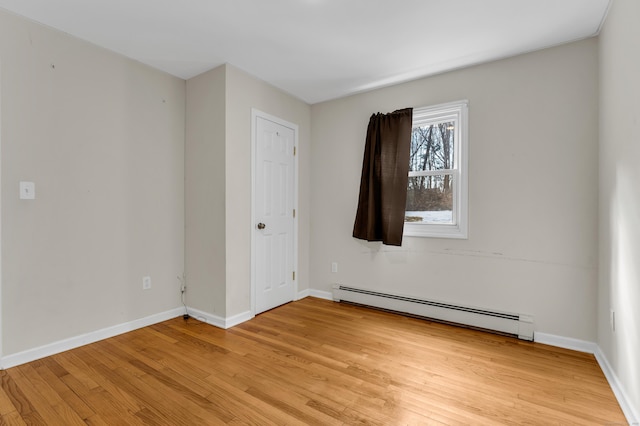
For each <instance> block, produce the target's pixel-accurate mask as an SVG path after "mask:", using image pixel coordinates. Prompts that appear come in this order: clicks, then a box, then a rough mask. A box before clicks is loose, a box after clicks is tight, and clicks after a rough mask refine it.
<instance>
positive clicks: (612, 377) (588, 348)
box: [534, 332, 640, 425]
mask: <svg viewBox="0 0 640 426" xmlns="http://www.w3.org/2000/svg"><path fill="white" fill-rule="evenodd" d="M534 341H535V342H536V343H543V344H545V345H550V346H556V347H559V348H564V349H571V350H574V351H579V352H586V353H590V354H593V355H594V356H595V358H596V361H597V362H598V365H599V366H600V369H601V370H602V373H603V374H604V377H605V378H606V379H607V382H609V386H611V390H612V391H613V394H614V395H615V397H616V399H617V400H618V404H620V408H621V409H622V412H623V413H624V416H625V417H626V419H627V422H628V423H629V424H630V425H640V423H639V422H640V415H639V414H638V413H637V412H636V410H635V409H634V408H633V406H632V405H631V404H630V403H629V401H631V399H630V398H629V396H628V395H627V393H626V392H625V391H624V388H623V387H622V386H621V384H620V380H618V376H616V374H615V372H614V370H613V368H611V364H609V361H608V360H607V357H606V356H605V355H604V352H602V350H601V349H600V346H598V345H597V344H596V343H593V342H587V341H584V340H578V339H572V338H569V337H562V336H555V335H553V334H546V333H538V332H536V333H535V334H534Z"/></svg>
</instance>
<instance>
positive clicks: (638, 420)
mask: <svg viewBox="0 0 640 426" xmlns="http://www.w3.org/2000/svg"><path fill="white" fill-rule="evenodd" d="M594 355H595V357H596V360H597V361H598V364H600V369H602V372H603V373H604V376H605V377H606V378H607V381H608V382H609V385H610V386H611V390H613V393H614V395H615V396H616V399H617V400H618V403H619V404H620V408H621V409H622V412H623V413H624V416H625V417H626V418H627V422H629V424H630V425H640V413H638V412H637V411H636V410H635V409H634V408H633V406H632V405H631V404H629V401H631V399H630V398H629V396H628V395H627V393H626V392H625V391H624V388H623V387H622V386H621V384H620V380H618V376H617V375H616V373H615V372H614V371H613V368H611V364H609V360H608V359H607V357H606V356H605V355H604V352H602V350H601V349H600V347H599V346H598V347H597V348H596V352H595V353H594Z"/></svg>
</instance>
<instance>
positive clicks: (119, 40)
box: [0, 0, 609, 103]
mask: <svg viewBox="0 0 640 426" xmlns="http://www.w3.org/2000/svg"><path fill="white" fill-rule="evenodd" d="M608 5H609V0H0V8H4V9H7V10H10V11H13V12H15V13H16V14H19V15H23V16H26V17H28V18H30V19H32V20H34V21H37V22H41V23H43V24H45V25H48V26H50V27H53V28H57V29H59V30H62V31H64V32H67V33H69V34H72V35H74V36H76V37H79V38H81V39H84V40H87V41H90V42H92V43H95V44H97V45H99V46H103V47H105V48H107V49H110V50H113V51H115V52H118V53H121V54H123V55H125V56H128V57H130V58H133V59H136V60H138V61H140V62H143V63H145V64H148V65H150V66H152V67H154V68H158V69H161V70H164V71H166V72H168V73H170V74H173V75H175V76H178V77H181V78H184V79H188V78H191V77H193V76H195V75H198V74H200V73H202V72H204V71H207V70H209V69H211V68H214V67H216V66H218V65H220V64H223V63H230V64H232V65H235V66H236V67H239V68H241V69H243V70H245V71H247V72H249V73H250V74H252V75H254V76H256V77H258V78H260V79H262V80H265V81H267V82H269V83H271V84H273V85H274V86H277V87H279V88H281V89H283V90H284V91H286V92H289V93H291V94H293V95H294V96H297V97H298V98H300V99H302V100H304V101H306V102H308V103H316V102H320V101H324V100H328V99H333V98H337V97H341V96H345V95H348V94H351V93H356V92H360V91H364V90H368V89H373V88H376V87H382V86H386V85H390V84H394V83H398V82H401V81H407V80H412V79H415V78H419V77H423V76H427V75H432V74H435V73H440V72H443V71H447V70H451V69H456V68H461V67H465V66H469V65H472V64H477V63H481V62H486V61H490V60H494V59H499V58H504V57H508V56H512V55H516V54H519V53H523V52H529V51H533V50H537V49H541V48H545V47H549V46H554V45H558V44H561V43H565V42H569V41H574V40H579V39H582V38H586V37H590V36H593V35H596V34H597V33H598V31H599V28H600V25H601V23H602V21H603V19H604V17H605V16H606V12H607V8H608Z"/></svg>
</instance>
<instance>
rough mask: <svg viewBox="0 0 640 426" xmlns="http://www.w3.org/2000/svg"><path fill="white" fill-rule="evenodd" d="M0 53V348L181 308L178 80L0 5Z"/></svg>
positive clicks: (181, 105) (181, 89)
mask: <svg viewBox="0 0 640 426" xmlns="http://www.w3.org/2000/svg"><path fill="white" fill-rule="evenodd" d="M0 61H1V64H2V73H1V75H2V80H1V85H2V86H1V87H2V91H1V94H2V100H1V102H2V148H1V149H2V151H1V158H2V164H1V170H2V179H1V181H2V188H1V196H2V211H1V220H2V327H3V340H4V341H3V343H4V345H3V352H4V355H9V354H13V353H17V352H20V351H23V350H26V349H31V348H35V347H37V346H40V345H45V344H47V343H51V342H55V341H58V340H61V339H64V338H68V337H72V336H77V335H80V334H82V333H86V332H91V331H95V330H99V329H101V328H104V327H108V326H113V325H116V324H122V323H125V322H128V321H132V320H134V319H138V318H142V317H145V316H148V315H152V314H156V313H159V312H164V311H167V310H169V309H173V308H177V307H179V306H180V298H179V291H178V283H177V280H176V276H177V275H181V274H182V272H183V259H184V253H183V247H184V243H183V241H184V229H183V225H184V201H183V193H184V182H183V180H184V169H183V167H184V109H185V83H184V81H183V80H180V79H178V78H174V77H171V76H169V75H167V74H164V73H162V72H159V71H155V70H152V69H150V68H148V67H146V66H143V65H141V64H139V63H137V62H134V61H131V60H127V59H125V58H123V57H121V56H118V55H116V54H113V53H111V52H108V51H106V50H103V49H100V48H97V47H95V46H92V45H90V44H88V43H85V42H83V41H79V40H77V39H74V38H71V37H69V36H67V35H65V34H63V33H60V32H56V31H52V30H50V29H47V28H45V27H43V26H40V25H36V24H33V23H30V22H27V21H25V20H23V19H20V18H17V17H15V16H13V15H9V14H7V13H5V12H2V11H0ZM21 180H26V181H33V182H35V184H36V194H37V199H36V200H33V201H25V200H19V199H18V183H19V181H21ZM145 275H149V276H151V278H152V289H151V290H147V291H143V290H142V277H143V276H145Z"/></svg>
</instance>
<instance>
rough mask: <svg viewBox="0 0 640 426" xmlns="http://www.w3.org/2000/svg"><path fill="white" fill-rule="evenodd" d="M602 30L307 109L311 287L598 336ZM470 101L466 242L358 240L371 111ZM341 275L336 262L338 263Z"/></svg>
mask: <svg viewBox="0 0 640 426" xmlns="http://www.w3.org/2000/svg"><path fill="white" fill-rule="evenodd" d="M597 87H598V82H597V41H596V40H595V39H590V40H586V41H581V42H577V43H572V44H569V45H564V46H561V47H557V48H553V49H547V50H543V51H539V52H535V53H531V54H526V55H522V56H518V57H514V58H510V59H506V60H502V61H497V62H492V63H488V64H484V65H480V66H476V67H472V68H468V69H463V70H459V71H455V72H450V73H447V74H442V75H438V76H434V77H430V78H426V79H422V80H418V81H414V82H410V83H406V84H401V85H397V86H393V87H388V88H385V89H380V90H375V91H371V92H368V93H363V94H359V95H355V96H350V97H347V98H344V99H339V100H334V101H329V102H325V103H321V104H317V105H314V106H313V107H312V115H311V116H312V121H313V124H312V135H311V137H312V141H313V144H312V152H311V170H312V178H311V210H312V233H311V240H310V241H311V253H310V254H311V257H310V258H311V270H310V277H311V288H314V289H318V290H324V291H330V289H331V284H332V283H341V284H345V285H350V286H356V287H364V288H367V289H373V290H382V291H389V292H396V293H400V294H405V295H410V296H417V297H423V298H428V299H432V300H439V301H446V302H453V303H460V304H463V305H470V306H478V307H483V308H491V309H496V310H501V311H508V312H518V313H527V314H532V315H534V316H535V322H536V324H535V325H536V331H539V332H544V333H550V334H554V335H559V336H565V337H573V338H577V339H584V340H588V341H594V340H595V338H596V332H595V330H596V303H597V301H596V287H597V205H598V204H597V191H596V190H595V188H597V182H598V180H597V179H598V171H597V166H598V161H597V141H598V125H597V121H598V106H597V101H598V93H597ZM460 99H468V100H469V104H470V109H469V111H470V112H469V117H470V119H469V120H470V126H469V129H470V134H469V149H470V154H469V155H470V159H469V194H470V197H469V206H470V207H469V208H470V212H469V239H468V240H450V239H434V238H405V241H404V243H403V246H402V247H400V248H395V247H388V246H382V245H380V244H379V243H367V242H365V241H361V240H356V239H354V238H352V237H351V233H352V229H353V220H354V217H355V216H354V215H355V211H356V204H357V199H358V188H359V179H360V172H361V166H362V156H363V149H364V138H365V133H366V127H367V123H368V120H369V116H370V115H371V114H372V113H375V112H378V111H381V112H387V111H393V110H395V109H398V108H403V107H409V106H411V107H421V106H428V105H433V104H438V103H442V102H448V101H455V100H460ZM333 261H335V262H338V264H339V272H338V273H331V272H330V271H331V267H330V265H331V262H333Z"/></svg>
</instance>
